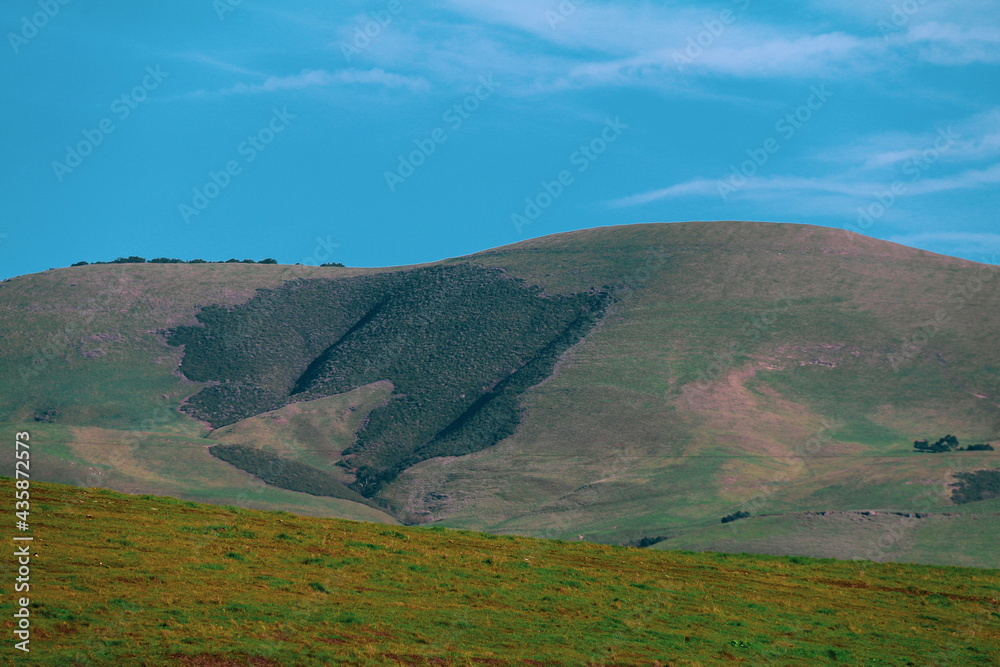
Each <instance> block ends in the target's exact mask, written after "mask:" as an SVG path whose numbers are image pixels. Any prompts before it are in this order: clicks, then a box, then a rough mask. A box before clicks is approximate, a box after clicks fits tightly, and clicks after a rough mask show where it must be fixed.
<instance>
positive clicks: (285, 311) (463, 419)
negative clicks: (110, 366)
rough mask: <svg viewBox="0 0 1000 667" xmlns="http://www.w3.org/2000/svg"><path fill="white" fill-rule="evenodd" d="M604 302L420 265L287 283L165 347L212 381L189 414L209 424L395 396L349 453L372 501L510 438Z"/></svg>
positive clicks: (214, 310) (173, 337)
mask: <svg viewBox="0 0 1000 667" xmlns="http://www.w3.org/2000/svg"><path fill="white" fill-rule="evenodd" d="M609 300H610V297H609V296H608V295H607V294H606V293H603V292H584V293H579V294H572V295H550V294H544V293H543V292H542V291H541V290H540V289H538V288H534V287H529V286H527V285H526V284H525V283H524V281H521V280H515V279H512V278H510V277H509V276H507V275H506V274H505V273H504V272H503V271H501V270H499V269H492V268H485V267H478V266H473V265H467V264H462V265H455V266H446V267H441V266H439V267H427V268H421V269H413V270H409V271H399V272H393V273H382V274H375V275H370V276H357V277H353V278H344V279H341V280H297V281H292V282H289V283H286V284H285V285H284V286H282V287H280V288H277V289H274V290H260V291H259V292H258V294H257V296H255V297H254V298H253V299H251V300H250V301H248V302H247V303H245V304H242V305H239V306H236V307H234V308H222V307H216V306H211V307H207V308H204V309H203V310H202V312H201V313H200V314H199V316H198V319H199V321H200V322H201V324H202V326H194V327H181V328H179V329H176V330H174V331H172V332H170V333H169V334H168V339H169V340H170V342H171V344H174V345H185V346H186V347H185V355H184V359H183V362H182V364H181V371H182V372H183V373H184V374H185V375H186V376H187V377H188V378H190V379H192V380H196V381H215V382H218V383H219V384H217V385H215V386H212V387H208V388H206V389H204V390H203V391H201V392H200V393H199V394H197V395H195V396H194V397H192V399H191V400H190V401H189V402H188V405H187V408H186V409H187V410H188V411H189V412H190V413H191V414H192V415H194V416H195V417H197V418H199V419H203V420H205V421H208V422H209V423H211V424H212V425H213V426H222V425H225V424H231V423H233V422H236V421H239V420H241V419H244V418H246V417H249V416H252V415H255V414H259V413H261V412H265V411H267V410H272V409H275V408H277V407H280V406H281V405H285V404H287V403H288V402H290V401H298V400H311V399H314V398H320V397H322V396H329V395H332V394H340V393H343V392H347V391H350V390H352V389H354V388H357V387H360V386H362V385H366V384H369V383H371V382H376V381H379V380H389V381H391V382H392V383H393V384H394V386H395V388H396V393H395V394H394V395H393V397H392V399H391V400H390V401H389V402H388V404H387V405H385V406H383V407H381V408H377V409H376V410H374V411H373V412H372V414H371V415H370V417H369V419H368V422H367V424H366V425H365V427H364V428H363V429H362V430H361V431H360V433H359V436H358V441H357V443H356V444H355V445H354V446H353V447H351V448H350V449H349V450H347V451H346V452H345V455H347V456H348V460H349V465H350V466H352V467H353V468H354V472H355V474H356V477H357V480H358V481H357V486H356V488H357V489H358V490H359V491H361V492H362V493H363V494H364V495H366V496H372V495H374V494H376V493H377V492H378V491H379V490H380V489H381V487H382V486H383V485H384V484H385V483H387V482H389V481H391V480H392V479H394V478H395V477H396V476H397V475H398V474H399V473H400V472H402V471H403V470H404V469H406V468H408V467H410V466H412V465H414V464H416V463H418V462H419V461H422V460H425V459H428V458H432V457H436V456H456V455H461V454H467V453H470V452H474V451H478V450H480V449H484V448H486V447H490V446H492V445H493V444H495V443H496V442H498V441H499V440H501V439H503V438H505V437H507V436H509V435H510V434H512V433H513V432H514V429H515V428H516V427H517V424H518V423H519V421H520V408H519V400H520V399H519V397H520V395H521V394H522V393H523V392H524V391H525V390H527V389H528V388H530V387H532V386H534V385H536V384H538V383H539V382H541V381H542V380H544V379H545V378H546V377H548V376H549V375H550V374H551V373H552V368H553V366H554V364H555V362H556V360H557V359H558V357H559V355H560V354H562V353H563V352H564V351H565V350H566V349H567V348H569V347H570V346H572V345H574V344H575V343H576V342H577V341H579V340H580V339H581V338H582V337H583V336H584V335H586V333H587V332H588V331H589V330H590V328H591V327H592V326H593V325H594V323H595V322H596V321H597V319H598V318H599V317H600V316H601V314H602V313H603V311H604V309H605V308H606V306H607V305H608V303H609Z"/></svg>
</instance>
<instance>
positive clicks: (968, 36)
mask: <svg viewBox="0 0 1000 667" xmlns="http://www.w3.org/2000/svg"><path fill="white" fill-rule="evenodd" d="M902 40H903V41H905V42H906V43H908V44H915V45H917V47H918V49H919V54H920V58H921V59H923V60H926V61H927V62H930V63H933V64H935V65H968V64H971V63H976V62H983V63H998V62H1000V28H998V27H993V26H989V25H972V26H962V25H958V24H955V23H938V22H935V21H931V22H927V23H921V24H918V25H914V26H913V27H911V28H910V29H909V30H908V31H907V32H906V34H905V35H904V36H903V37H902Z"/></svg>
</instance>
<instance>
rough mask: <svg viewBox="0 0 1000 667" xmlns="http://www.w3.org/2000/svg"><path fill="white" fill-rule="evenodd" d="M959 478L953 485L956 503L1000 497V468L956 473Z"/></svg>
mask: <svg viewBox="0 0 1000 667" xmlns="http://www.w3.org/2000/svg"><path fill="white" fill-rule="evenodd" d="M955 479H957V480H958V482H957V483H955V484H954V485H953V486H954V488H953V489H952V492H951V500H952V502H954V503H957V504H962V503H972V502H976V501H977V500H989V499H990V498H1000V470H977V471H975V472H959V473H955Z"/></svg>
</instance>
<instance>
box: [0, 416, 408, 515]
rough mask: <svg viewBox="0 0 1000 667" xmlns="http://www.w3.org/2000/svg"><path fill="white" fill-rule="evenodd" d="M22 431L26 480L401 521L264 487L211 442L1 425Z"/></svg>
mask: <svg viewBox="0 0 1000 667" xmlns="http://www.w3.org/2000/svg"><path fill="white" fill-rule="evenodd" d="M23 431H27V432H29V433H30V434H31V442H32V443H35V444H37V447H36V448H34V449H33V450H32V454H31V474H32V479H39V480H48V481H53V482H61V483H64V484H74V485H77V486H83V487H94V486H100V487H103V488H107V489H114V490H116V491H120V492H122V493H129V494H145V493H156V494H161V495H169V496H173V497H175V498H180V499H182V500H188V501H197V502H202V503H216V504H220V505H236V506H239V507H246V508H251V509H260V510H285V511H289V512H296V513H298V514H303V515H306V516H321V517H340V518H345V519H352V520H356V521H374V522H376V523H387V524H397V523H399V522H398V521H397V520H396V519H395V518H393V517H391V516H389V515H388V514H386V513H385V512H383V511H381V510H379V509H378V508H376V507H371V506H370V505H368V504H363V503H360V502H355V501H352V500H347V499H343V498H331V497H322V496H314V495H310V494H308V493H298V492H295V491H289V490H286V489H282V488H276V487H273V486H267V485H265V484H264V483H262V482H260V481H259V480H258V479H256V478H255V477H254V476H252V475H250V474H248V473H246V472H243V471H242V470H239V469H237V468H235V467H233V466H232V465H230V464H228V463H226V462H224V461H221V460H220V459H218V458H216V457H214V456H212V455H211V454H209V452H208V447H209V446H210V445H212V444H215V443H213V442H212V441H207V440H205V439H203V438H191V437H183V436H177V435H172V434H163V433H149V432H137V431H114V430H110V429H100V428H94V427H70V426H63V425H58V424H34V423H33V424H0V438H2V439H3V441H4V442H11V443H13V442H14V434H15V433H18V432H23ZM14 461H15V459H14V448H13V447H5V448H3V449H2V450H0V469H2V470H13V469H14ZM344 490H345V491H348V489H346V488H345V489H344Z"/></svg>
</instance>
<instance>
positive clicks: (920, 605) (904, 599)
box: [0, 478, 1000, 666]
mask: <svg viewBox="0 0 1000 667" xmlns="http://www.w3.org/2000/svg"><path fill="white" fill-rule="evenodd" d="M13 486H14V484H13V481H12V480H11V479H9V478H3V479H2V480H0V489H2V491H0V492H2V493H3V494H4V496H5V497H7V498H13V494H14V488H13ZM30 518H31V525H32V528H33V530H32V533H31V534H32V535H33V536H34V538H35V540H34V542H33V543H32V544H33V547H32V556H31V565H30V567H31V574H30V577H31V582H30V583H31V590H30V593H29V595H30V599H31V604H30V607H29V609H30V612H31V623H32V625H31V630H32V634H31V640H30V641H31V643H30V647H31V653H30V655H29V656H24V658H26V659H24V660H20V661H19V664H20V662H23V664H29V662H30V664H33V665H60V666H61V665H142V664H148V665H162V664H179V665H320V664H337V663H343V664H386V665H392V664H476V663H482V664H574V665H580V664H656V661H659V664H675V665H698V664H702V665H711V664H722V663H727V664H728V663H730V662H732V663H737V664H741V663H742V664H747V665H757V664H777V665H786V664H787V665H812V664H835V663H836V664H848V665H932V664H948V665H994V664H997V661H998V659H1000V602H998V600H997V597H998V593H997V591H998V588H1000V572H998V571H996V570H972V569H962V568H950V567H933V566H918V565H900V564H894V563H871V562H859V561H855V562H847V561H833V560H811V559H805V558H786V557H771V556H750V555H724V554H710V553H686V552H663V551H652V550H638V549H629V548H624V547H611V546H605V545H594V544H587V543H570V542H559V541H545V540H538V539H531V538H522V537H513V536H497V535H487V534H479V533H472V532H466V531H449V530H444V529H440V528H406V527H399V526H386V525H379V524H371V523H353V522H349V521H344V520H338V519H313V518H306V517H301V516H296V515H292V514H288V513H281V512H278V513H274V512H254V511H249V510H242V509H237V508H230V507H218V506H209V505H198V504H195V503H191V502H182V501H177V500H173V499H169V498H159V497H153V496H127V495H122V494H118V493H114V492H110V491H105V490H96V489H81V488H77V487H69V486H63V485H57V484H43V483H32V487H31V514H30ZM8 558H9V557H8ZM7 571H8V572H10V571H12V570H11V568H10V567H8V568H7ZM12 589H13V582H11V581H8V582H7V584H5V592H7V593H8V594H7V595H4V596H3V598H2V604H0V614H2V616H3V618H4V619H5V620H4V625H5V627H6V628H7V635H8V643H7V645H6V646H4V648H3V653H4V655H5V660H10V661H11V662H13V661H14V660H15V659H20V658H21V657H22V656H20V655H18V656H15V653H18V652H17V651H15V649H14V648H13V640H11V639H9V637H10V634H11V633H10V631H11V630H12V628H13V620H12V614H13V611H14V604H13V601H12V596H11V594H10V593H9V591H11V590H12Z"/></svg>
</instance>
